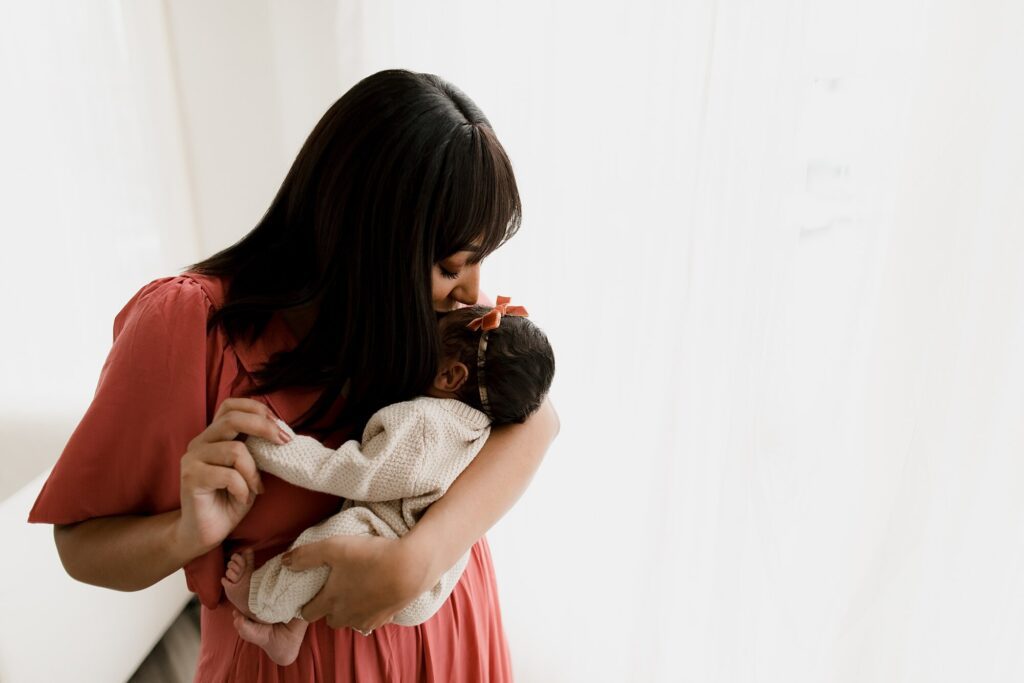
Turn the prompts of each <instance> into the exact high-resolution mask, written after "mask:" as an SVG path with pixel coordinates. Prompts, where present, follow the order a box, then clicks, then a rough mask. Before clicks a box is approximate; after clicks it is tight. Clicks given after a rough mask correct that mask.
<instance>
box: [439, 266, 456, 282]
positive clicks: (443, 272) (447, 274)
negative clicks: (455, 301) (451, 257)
mask: <svg viewBox="0 0 1024 683" xmlns="http://www.w3.org/2000/svg"><path fill="white" fill-rule="evenodd" d="M437 267H438V268H440V269H441V276H442V277H446V278H448V279H449V280H455V279H457V278H458V277H459V273H457V272H456V273H453V272H452V271H450V270H448V269H447V268H445V267H444V266H442V265H438V266H437Z"/></svg>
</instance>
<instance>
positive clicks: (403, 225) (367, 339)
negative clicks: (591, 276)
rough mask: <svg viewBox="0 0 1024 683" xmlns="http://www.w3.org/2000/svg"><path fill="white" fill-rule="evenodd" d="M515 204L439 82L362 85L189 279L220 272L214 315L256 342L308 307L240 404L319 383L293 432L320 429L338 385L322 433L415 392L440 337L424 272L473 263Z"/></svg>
mask: <svg viewBox="0 0 1024 683" xmlns="http://www.w3.org/2000/svg"><path fill="white" fill-rule="evenodd" d="M521 215H522V209H521V206H520V201H519V192H518V189H517V186H516V181H515V176H514V175H513V172H512V165H511V162H510V161H509V159H508V156H507V155H506V154H505V150H504V149H503V147H502V146H501V144H500V143H499V142H498V139H497V137H496V136H495V134H494V131H493V129H492V127H491V125H490V122H489V121H488V120H487V117H486V116H484V114H483V112H482V111H480V109H479V108H478V107H477V106H476V104H474V102H473V101H472V100H470V99H469V97H467V96H466V95H465V93H463V92H462V91H461V90H459V89H458V88H456V87H455V86H453V85H452V84H451V83H448V82H447V81H445V80H444V79H442V78H439V77H438V76H435V75H433V74H425V73H416V72H411V71H406V70H404V69H392V70H387V71H380V72H378V73H375V74H373V75H371V76H368V77H367V78H365V79H363V80H362V81H360V82H359V83H357V84H356V85H355V86H353V87H352V88H351V89H350V90H349V91H348V92H346V93H345V94H344V95H342V97H341V98H340V99H339V100H338V101H337V102H335V103H334V104H333V105H332V106H331V108H330V109H328V110H327V112H326V113H325V114H324V115H323V117H322V118H321V119H320V121H319V122H318V123H317V124H316V127H315V128H314V129H313V132H312V133H310V135H309V138H308V139H307V140H306V142H305V143H304V144H303V146H302V149H301V150H300V151H299V154H298V156H297V157H296V158H295V161H294V163H293V164H292V167H291V169H290V170H289V171H288V175H287V176H286V177H285V179H284V182H283V183H282V184H281V188H280V189H279V190H278V192H277V195H276V196H275V197H274V200H273V202H272V203H271V205H270V207H269V209H268V210H267V212H266V214H265V215H264V216H263V218H262V219H261V220H260V222H259V223H258V224H257V225H256V227H255V228H253V230H252V231H251V232H249V234H247V235H246V236H245V237H243V238H242V239H241V240H239V241H238V242H237V243H236V244H234V245H232V246H230V247H228V248H227V249H224V250H223V251H220V252H218V253H217V254H215V255H213V256H211V257H209V258H207V259H205V260H203V261H200V262H199V263H196V264H194V265H192V266H189V267H188V268H186V272H189V271H191V272H196V273H202V274H207V275H218V276H227V278H228V289H227V293H226V296H225V301H224V305H223V306H222V307H221V308H220V309H219V310H217V311H216V312H215V313H214V314H213V315H212V316H211V319H210V328H211V329H212V328H213V326H215V325H218V324H220V325H223V328H224V330H225V331H226V333H227V334H228V336H229V338H231V339H236V338H243V339H247V340H248V341H250V342H251V341H253V340H255V339H256V338H258V337H259V336H260V335H261V334H263V331H264V329H265V328H266V325H267V323H268V322H269V320H270V317H271V315H272V314H273V313H274V312H275V311H278V310H281V309H287V308H293V307H299V306H303V305H306V304H310V303H311V302H317V305H318V315H317V318H316V321H315V322H314V324H313V327H312V328H311V329H310V331H309V334H308V335H306V337H305V338H304V339H302V340H301V341H300V343H299V344H298V346H296V347H295V348H294V349H292V350H289V351H284V352H281V353H276V354H274V355H273V357H271V358H270V359H269V361H268V362H267V363H266V365H264V366H262V368H261V369H260V370H259V371H257V372H255V373H254V375H253V379H254V381H255V383H256V384H257V385H258V386H257V388H256V389H255V390H253V391H250V392H248V394H247V395H249V396H251V395H255V394H267V393H271V392H273V391H276V390H278V389H281V388H285V387H323V389H324V390H323V392H322V393H321V395H320V397H319V398H318V400H317V401H316V402H315V403H314V404H313V405H312V406H311V407H310V409H309V410H307V411H306V412H305V413H304V414H303V415H302V416H301V418H300V419H299V421H298V422H297V424H296V425H293V427H296V428H303V427H310V428H312V427H311V426H312V425H315V424H316V423H317V422H318V421H319V420H320V419H322V418H323V417H324V415H326V414H327V413H328V412H329V411H330V410H331V408H332V406H334V404H335V402H336V401H337V399H338V396H339V395H340V394H341V392H342V388H343V387H344V386H345V385H346V383H348V388H347V393H346V395H345V401H344V406H343V409H342V411H341V413H340V415H339V417H338V419H336V420H334V424H330V425H324V426H322V427H320V428H319V429H317V431H320V430H321V429H322V430H323V431H324V432H325V433H329V432H330V431H331V430H333V429H334V428H337V427H339V426H341V425H343V424H349V425H351V424H355V425H361V424H362V423H364V422H365V421H366V420H367V419H368V418H369V416H370V415H371V414H372V413H373V412H374V411H376V410H378V409H380V408H382V407H383V406H385V405H387V404H389V403H393V402H395V401H401V400H407V399H410V398H412V397H414V396H416V395H418V394H419V393H421V392H422V391H423V390H424V389H425V388H426V387H427V385H428V384H429V382H430V380H431V379H432V378H433V376H434V374H435V373H436V371H437V366H438V358H439V353H440V342H439V339H438V334H437V316H436V314H435V311H434V309H433V300H432V296H431V275H432V269H433V266H434V264H435V263H436V262H437V261H440V260H442V259H444V258H445V257H447V256H449V255H451V254H453V253H455V252H458V251H462V250H465V249H467V248H469V247H470V245H471V244H474V243H477V244H479V245H480V250H479V251H478V252H477V253H476V254H475V255H474V256H473V257H472V259H471V262H479V261H480V260H482V259H483V258H484V257H485V256H486V255H488V254H489V253H491V252H492V251H494V250H495V249H497V248H498V247H499V246H501V244H503V243H504V242H505V241H506V240H508V239H510V238H511V237H512V236H513V235H514V234H515V233H516V231H517V230H518V229H519V225H520V221H521Z"/></svg>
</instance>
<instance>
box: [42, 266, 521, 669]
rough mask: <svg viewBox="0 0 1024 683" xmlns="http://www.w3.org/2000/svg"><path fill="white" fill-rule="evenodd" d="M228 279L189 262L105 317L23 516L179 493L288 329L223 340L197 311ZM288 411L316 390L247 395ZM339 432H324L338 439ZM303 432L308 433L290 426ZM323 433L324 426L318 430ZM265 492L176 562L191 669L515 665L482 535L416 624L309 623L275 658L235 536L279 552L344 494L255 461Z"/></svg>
mask: <svg viewBox="0 0 1024 683" xmlns="http://www.w3.org/2000/svg"><path fill="white" fill-rule="evenodd" d="M223 296H224V288H223V282H222V281H221V280H220V279H218V278H216V277H210V276H204V275H199V274H195V273H189V274H186V275H178V276H171V277H165V278H160V279H158V280H154V281H152V282H150V283H149V284H147V285H146V286H144V287H143V288H142V289H140V290H139V292H138V293H137V294H135V296H133V297H132V298H131V300H129V301H128V303H127V304H126V305H125V307H124V308H123V309H122V310H121V312H120V313H118V315H117V317H116V318H115V319H114V344H113V347H112V348H111V351H110V354H109V356H108V357H107V360H106V362H105V363H104V365H103V369H102V371H101V373H100V379H99V383H98V386H97V388H96V393H95V396H94V397H93V401H92V403H91V405H90V406H89V408H88V410H87V411H86V413H85V415H84V416H83V418H82V420H81V422H80V423H79V425H78V427H77V428H76V429H75V431H74V433H73V434H72V435H71V439H70V440H69V441H68V444H67V446H66V447H65V448H64V451H63V453H62V454H61V457H60V459H59V461H58V462H57V464H56V465H55V466H54V468H53V472H52V473H51V474H50V477H49V479H47V481H46V483H45V484H44V486H43V489H42V491H41V492H40V494H39V497H38V498H37V499H36V501H35V504H34V505H33V507H32V511H31V512H30V513H29V518H28V521H29V522H45V523H49V524H68V523H72V522H78V521H81V520H84V519H90V518H92V517H104V516H108V515H124V514H137V515H149V514H158V513H161V512H167V511H169V510H175V509H177V508H179V507H181V503H180V464H181V457H182V455H184V454H185V452H186V451H187V450H188V443H189V441H190V440H191V439H193V438H194V437H195V436H196V435H198V434H199V433H200V432H201V431H203V430H204V429H205V428H206V427H207V426H208V425H209V424H210V422H211V421H212V420H213V415H214V413H215V412H216V409H217V407H218V406H219V405H220V404H221V402H222V401H223V400H224V399H225V398H228V397H230V396H241V395H242V389H243V388H247V387H250V386H252V380H251V378H250V376H249V373H250V371H253V370H255V369H256V368H257V367H258V366H259V365H260V364H262V363H264V362H265V361H266V360H267V359H268V358H269V357H270V355H271V354H272V353H273V352H274V351H277V350H282V349H288V348H292V347H293V346H294V345H295V344H296V343H297V340H296V339H295V337H294V336H293V334H292V333H291V331H290V330H289V328H288V327H287V325H285V324H284V323H283V322H282V321H281V320H280V318H279V317H278V316H274V317H272V319H271V322H270V324H268V326H267V329H266V331H265V333H264V335H263V336H262V337H261V338H260V339H259V340H257V341H256V342H255V343H254V344H252V345H251V346H249V345H243V343H242V342H241V341H239V342H238V343H237V344H235V345H232V344H230V343H228V341H227V338H226V337H225V336H224V334H223V331H222V330H221V329H220V327H217V328H215V329H214V330H213V331H211V332H210V333H209V334H207V332H206V321H207V317H208V316H209V314H210V313H211V312H212V311H213V310H215V309H216V308H217V307H219V306H220V305H221V303H222V301H223ZM253 398H255V399H257V400H262V401H264V402H265V403H267V404H268V405H269V406H270V407H271V409H272V410H273V411H274V412H275V413H277V415H279V416H280V417H281V418H282V419H283V420H285V421H286V422H288V423H293V422H294V421H295V420H296V419H297V418H298V417H299V416H300V415H301V414H302V412H303V411H304V410H305V409H306V408H308V407H309V406H310V405H312V403H313V401H314V400H316V398H317V393H316V391H315V390H314V391H302V390H296V389H285V390H282V391H278V392H274V393H272V394H269V395H267V396H255V397H253ZM348 431H350V430H339V431H338V432H337V433H334V434H330V435H328V436H327V437H326V438H323V439H322V440H323V442H324V443H325V444H326V445H327V446H328V447H330V448H336V447H337V446H340V445H341V444H342V443H343V442H344V441H345V440H346V439H347V438H348V437H349V434H348ZM299 433H303V432H299ZM321 436H322V435H321ZM262 479H263V483H264V486H265V489H266V492H265V493H263V494H262V495H260V496H257V498H256V502H255V504H254V505H253V507H252V509H251V510H250V511H249V514H248V515H246V517H245V518H244V519H243V520H242V521H241V522H240V523H239V524H238V526H237V527H236V528H235V529H234V531H232V532H231V534H230V535H229V536H228V538H227V539H225V541H224V543H223V545H222V546H221V547H219V548H216V549H214V550H212V551H210V552H209V553H207V554H206V555H203V556H201V557H197V558H195V559H194V560H192V561H191V562H189V563H188V564H187V565H185V577H186V580H187V583H188V587H189V589H190V590H191V591H192V592H194V593H196V594H197V595H198V596H199V600H200V602H201V603H202V618H201V628H202V640H201V644H200V652H199V663H198V666H197V670H196V677H195V680H197V681H246V682H250V681H303V682H305V681H359V683H372V682H374V681H401V682H406V681H438V682H439V683H449V682H451V681H472V682H474V683H475V682H477V681H510V680H512V669H511V662H510V657H509V650H508V644H507V641H506V638H505V632H504V628H503V626H502V621H501V609H500V607H499V602H498V591H497V585H496V582H495V576H494V567H493V565H492V563H491V554H490V550H489V548H488V546H487V541H486V538H481V539H480V540H479V541H478V542H477V543H476V544H475V545H474V546H473V548H472V551H471V553H470V560H469V563H468V565H467V566H466V570H465V572H464V573H463V575H462V578H461V579H460V581H459V583H458V584H457V585H456V587H455V590H454V591H453V592H452V594H451V597H450V598H449V599H448V601H447V602H446V603H445V604H444V605H443V606H442V607H441V609H440V611H438V612H437V613H436V614H435V615H434V616H433V617H431V618H430V619H429V620H428V621H426V622H424V623H423V624H420V625H419V626H398V625H396V624H387V625H385V626H382V627H380V628H378V629H377V630H375V631H373V633H372V634H371V635H370V636H369V637H365V636H362V635H360V634H358V633H356V632H355V631H353V630H351V629H348V628H339V629H336V630H335V629H332V628H330V627H328V626H327V623H326V621H325V620H324V619H320V620H318V621H316V622H313V623H312V624H310V627H309V628H308V629H307V631H306V636H305V640H304V641H303V643H302V649H301V650H300V651H299V657H298V659H297V660H296V661H295V662H294V663H292V664H291V665H289V666H286V667H282V666H278V665H277V664H275V663H274V662H273V661H271V659H270V658H269V657H268V656H267V655H266V653H264V652H263V650H262V649H261V648H259V647H257V646H256V645H253V644H252V643H249V642H246V641H244V640H242V639H241V638H239V637H238V634H237V632H236V631H235V628H234V626H233V624H232V622H231V603H230V602H228V600H227V599H226V598H225V597H224V595H223V591H222V587H221V585H220V577H221V576H223V574H224V568H225V558H226V557H230V553H231V552H232V551H233V550H234V549H235V548H236V547H239V546H242V545H251V546H253V547H254V548H255V550H256V565H257V566H259V565H260V564H262V563H263V562H264V561H266V560H267V559H269V558H270V557H272V556H274V555H276V554H277V553H279V552H282V551H284V550H285V549H286V548H287V547H288V545H289V544H290V543H291V542H292V541H293V540H294V539H295V538H296V537H297V536H298V535H299V534H300V533H301V532H302V531H303V530H304V529H306V528H307V527H310V526H313V525H314V524H316V523H318V522H320V521H321V520H322V519H324V518H325V517H328V516H329V515H331V514H333V513H335V512H337V510H338V509H339V508H340V506H341V504H342V502H344V499H341V498H337V497H335V496H331V495H328V494H324V493H318V492H315V491H309V490H306V489H301V488H298V487H296V486H293V485H291V484H289V483H288V482H286V481H284V480H282V479H278V478H277V477H274V476H273V475H270V474H268V473H262Z"/></svg>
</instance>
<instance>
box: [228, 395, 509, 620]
mask: <svg viewBox="0 0 1024 683" xmlns="http://www.w3.org/2000/svg"><path fill="white" fill-rule="evenodd" d="M278 424H279V425H280V426H281V428H282V429H283V430H285V431H286V432H287V433H288V434H289V435H290V436H292V440H291V442H289V443H287V444H284V445H279V444H276V443H274V442H272V441H268V440H267V439H264V438H262V437H258V436H249V437H248V438H247V439H246V441H245V444H246V446H247V447H248V448H249V451H250V452H251V453H252V455H253V458H254V459H255V460H256V465H257V466H258V467H259V468H260V469H261V470H263V471H265V472H269V473H271V474H273V475H275V476H278V477H280V478H281V479H284V480H286V481H288V482H290V483H292V484H295V485H296V486H301V487H303V488H307V489H312V490H314V491H322V492H324V493H330V494H334V495H336V496H342V497H344V498H346V499H347V500H346V501H345V503H344V504H343V505H342V507H341V511H340V512H338V513H337V514H336V515H334V516H332V517H329V518H328V519H326V520H324V521H323V522H321V523H320V524H317V525H316V526H315V527H311V528H309V529H307V530H306V531H304V532H303V533H302V534H301V535H300V536H299V537H298V538H297V539H296V540H295V542H294V543H292V545H291V548H295V547H298V546H300V545H306V544H308V543H314V542H316V541H319V540H322V539H324V538H328V537H330V536H336V535H339V534H344V535H374V536H386V537H389V538H398V537H399V536H403V535H405V534H406V533H407V532H408V531H409V529H410V528H411V527H412V526H413V525H414V524H416V522H417V521H419V519H420V517H421V516H422V515H423V513H424V511H425V510H426V509H427V507H428V506H429V505H430V504H431V503H433V502H434V501H436V500H437V499H438V498H440V497H441V496H442V495H444V493H445V491H447V490H448V487H449V486H451V483H452V482H453V481H455V479H456V477H458V476H459V474H460V473H461V472H462V470H464V469H465V468H466V466H467V465H469V463H470V462H471V461H472V460H473V458H475V457H476V455H477V453H479V452H480V449H481V448H482V447H483V445H484V442H485V441H486V440H487V437H488V436H489V434H490V420H489V419H488V417H487V416H486V415H485V414H484V413H482V412H480V411H479V410H476V409H475V408H472V407H471V406H469V405H467V404H465V403H463V402H461V401H457V400H455V399H449V398H432V397H428V396H422V397H419V398H416V399H413V400H411V401H403V402H401V403H395V404H392V405H389V406H386V407H384V408H382V409H380V410H379V411H377V412H376V413H374V414H373V416H372V417H371V418H370V421H369V422H368V423H367V424H366V428H365V429H364V430H363V438H362V442H361V443H360V442H359V441H356V440H354V439H353V440H351V441H347V442H345V443H344V444H342V445H341V447H340V448H338V449H337V450H334V449H330V448H327V447H326V446H324V445H323V444H321V443H320V442H319V441H317V440H316V439H313V438H311V437H308V436H297V435H296V434H295V432H293V431H292V430H291V428H290V427H289V426H288V425H287V424H285V423H284V422H282V421H281V420H278ZM282 554H283V553H282ZM280 558H281V556H280V555H278V556H276V557H273V558H271V559H270V560H268V561H267V562H266V563H264V564H263V566H261V567H260V568H259V569H257V570H256V571H255V572H254V573H253V575H252V581H251V584H250V589H249V609H250V610H251V611H252V612H253V614H255V615H256V616H257V617H259V618H260V619H262V620H263V621H265V622H268V623H277V622H285V621H290V620H291V619H293V618H295V617H299V618H301V609H302V606H303V605H305V604H306V603H307V602H309V601H310V600H312V599H313V597H314V596H315V595H316V594H317V593H318V592H319V591H320V588H321V587H323V584H324V582H325V581H326V580H327V575H328V573H329V572H330V569H329V568H328V567H317V568H315V569H309V570H305V571H300V572H293V571H291V570H290V569H288V568H287V567H285V566H284V565H283V564H281V559H280ZM468 560H469V552H466V553H465V554H464V555H463V556H462V557H461V558H460V559H459V561H458V562H457V563H456V564H455V566H453V567H452V568H451V569H449V570H448V571H447V572H445V574H444V575H443V576H442V577H441V579H440V581H438V583H437V584H436V585H435V586H434V587H433V588H431V589H430V590H428V591H427V592H425V593H423V594H422V595H420V596H419V597H418V598H417V599H416V600H414V601H413V602H412V603H411V604H409V605H408V606H407V607H405V608H404V609H403V610H402V611H401V612H399V613H398V614H397V615H395V617H394V620H393V621H394V623H396V624H402V625H405V626H413V625H416V624H420V623H423V622H424V621H426V620H427V619H429V618H430V617H431V616H432V615H433V614H434V613H435V612H436V611H437V610H438V609H439V608H440V607H441V605H442V604H443V603H444V602H445V600H447V599H448V596H449V595H450V594H451V592H452V589H454V588H455V584H456V583H458V580H459V578H460V577H461V576H462V572H463V570H464V569H465V567H466V562H467V561H468Z"/></svg>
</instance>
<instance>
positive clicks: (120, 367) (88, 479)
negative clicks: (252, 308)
mask: <svg viewBox="0 0 1024 683" xmlns="http://www.w3.org/2000/svg"><path fill="white" fill-rule="evenodd" d="M211 308H212V304H211V303H210V301H209V299H208V298H207V296H206V293H205V292H204V291H203V289H202V287H201V286H200V285H199V283H197V282H196V281H195V280H193V279H191V278H189V277H187V276H172V277H165V278H161V279H159V280H154V281H152V282H150V283H149V284H147V285H145V286H144V287H143V288H142V289H140V290H139V291H138V293H136V294H135V296H133V297H132V298H131V299H130V300H129V301H128V303H127V304H125V306H124V308H123V309H121V312H120V313H118V314H117V316H116V317H115V318H114V342H113V346H112V347H111V349H110V353H109V354H108V356H107V359H106V362H105V363H104V364H103V368H102V370H101V371H100V377H99V383H98V385H97V387H96V393H95V394H94V396H93V399H92V403H91V404H90V405H89V408H88V410H86V412H85V415H84V417H82V420H81V422H80V423H79V424H78V427H76V428H75V431H74V432H73V433H72V435H71V438H70V439H69V441H68V443H67V445H66V446H65V447H64V451H63V452H62V453H61V456H60V459H59V460H58V461H57V464H56V465H54V468H53V471H52V472H51V473H50V476H49V478H48V479H47V480H46V483H45V484H44V485H43V488H42V491H40V493H39V496H38V497H37V498H36V501H35V504H34V505H33V506H32V510H31V512H30V513H29V517H28V521H29V522H46V523H50V524H70V523H74V522H79V521H82V520H85V519H90V518H93V517H106V516H109V515H129V514H135V515H150V514H157V513H161V512H167V511H169V510H174V509H176V508H179V507H181V505H180V477H181V474H180V473H181V457H182V456H183V455H184V454H185V452H186V451H187V450H188V443H189V441H191V440H192V439H193V438H195V436H196V435H198V434H199V433H200V432H202V431H203V429H205V428H206V426H207V415H208V413H207V397H208V394H207V381H206V378H207V367H208V366H207V363H208V355H209V354H208V341H207V334H206V322H207V318H208V316H209V314H210V312H211Z"/></svg>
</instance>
